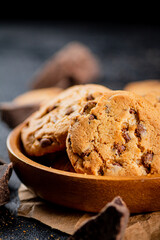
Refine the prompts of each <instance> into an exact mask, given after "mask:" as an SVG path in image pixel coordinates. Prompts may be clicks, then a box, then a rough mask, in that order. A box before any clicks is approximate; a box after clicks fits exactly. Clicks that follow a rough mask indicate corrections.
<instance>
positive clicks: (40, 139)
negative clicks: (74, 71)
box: [21, 84, 109, 156]
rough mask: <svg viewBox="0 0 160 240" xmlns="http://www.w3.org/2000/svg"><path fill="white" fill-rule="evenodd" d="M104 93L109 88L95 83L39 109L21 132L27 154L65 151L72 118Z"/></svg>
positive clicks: (57, 98) (69, 92)
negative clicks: (85, 105) (86, 104)
mask: <svg viewBox="0 0 160 240" xmlns="http://www.w3.org/2000/svg"><path fill="white" fill-rule="evenodd" d="M107 91H109V89H108V88H106V87H104V86H101V85H97V84H88V85H77V86H73V87H70V88H68V89H67V90H65V91H63V92H62V93H61V94H59V95H58V96H57V97H55V98H54V99H53V100H51V101H49V102H48V103H47V104H44V105H43V106H41V108H40V109H39V110H38V111H37V112H36V113H34V114H33V115H32V116H31V117H30V118H29V119H28V120H27V122H26V125H25V127H24V128H23V129H22V131H21V139H22V143H23V146H24V149H25V151H26V153H27V154H29V155H31V156H42V155H44V154H47V153H53V152H56V151H59V150H62V149H64V148H65V146H66V136H67V132H68V128H69V126H70V123H71V119H72V117H73V116H75V115H76V114H78V113H79V112H80V110H81V108H82V106H83V104H84V103H86V102H90V101H93V100H94V99H96V98H98V97H99V96H101V95H102V94H103V93H104V92H107Z"/></svg>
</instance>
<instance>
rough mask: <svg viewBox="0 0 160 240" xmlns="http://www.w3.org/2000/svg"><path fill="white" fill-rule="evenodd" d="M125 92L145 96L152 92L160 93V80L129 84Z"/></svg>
mask: <svg viewBox="0 0 160 240" xmlns="http://www.w3.org/2000/svg"><path fill="white" fill-rule="evenodd" d="M124 90H125V91H131V92H134V93H136V94H138V95H141V96H144V95H145V94H147V93H149V92H150V91H156V92H157V91H159V92H160V81H159V80H144V81H138V82H131V83H128V84H127V85H126V86H125V88H124Z"/></svg>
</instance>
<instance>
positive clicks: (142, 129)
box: [135, 123, 146, 138]
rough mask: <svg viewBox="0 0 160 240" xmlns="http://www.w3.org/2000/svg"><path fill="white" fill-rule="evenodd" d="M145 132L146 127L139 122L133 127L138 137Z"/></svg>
mask: <svg viewBox="0 0 160 240" xmlns="http://www.w3.org/2000/svg"><path fill="white" fill-rule="evenodd" d="M145 132H146V128H145V127H144V126H143V124H142V123H139V124H138V125H137V128H136V129H135V135H136V136H137V137H138V138H141V136H142V134H143V133H145Z"/></svg>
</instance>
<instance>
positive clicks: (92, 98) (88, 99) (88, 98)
mask: <svg viewBox="0 0 160 240" xmlns="http://www.w3.org/2000/svg"><path fill="white" fill-rule="evenodd" d="M86 99H87V101H90V100H94V97H93V96H92V94H90V95H88V96H87V98H86Z"/></svg>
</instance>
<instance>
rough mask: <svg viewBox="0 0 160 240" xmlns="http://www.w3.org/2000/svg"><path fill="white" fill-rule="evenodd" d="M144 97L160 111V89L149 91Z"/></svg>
mask: <svg viewBox="0 0 160 240" xmlns="http://www.w3.org/2000/svg"><path fill="white" fill-rule="evenodd" d="M144 98H145V99H146V100H147V101H149V102H150V103H151V104H152V105H153V106H154V107H155V108H156V109H157V110H158V111H160V91H157V92H156V91H152V92H149V93H147V94H145V95H144Z"/></svg>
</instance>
